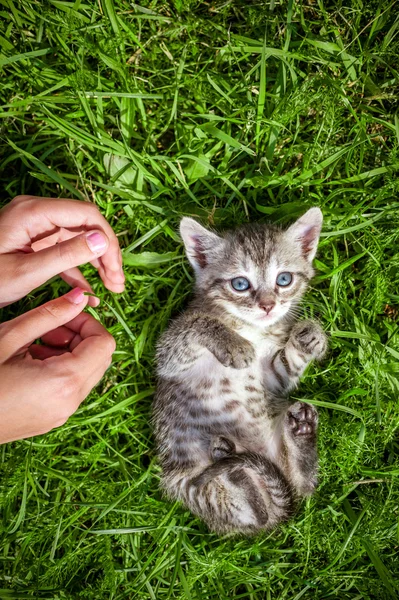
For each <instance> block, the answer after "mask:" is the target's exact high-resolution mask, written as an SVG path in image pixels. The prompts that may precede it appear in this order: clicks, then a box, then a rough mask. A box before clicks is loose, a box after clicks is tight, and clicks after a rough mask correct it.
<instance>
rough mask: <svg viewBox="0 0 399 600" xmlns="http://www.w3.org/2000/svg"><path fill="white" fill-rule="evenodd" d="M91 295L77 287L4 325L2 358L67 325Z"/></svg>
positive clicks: (2, 326)
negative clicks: (85, 293) (86, 294)
mask: <svg viewBox="0 0 399 600" xmlns="http://www.w3.org/2000/svg"><path fill="white" fill-rule="evenodd" d="M87 302H88V296H85V295H84V292H83V290H81V289H80V288H74V289H73V290H71V291H70V292H68V293H67V294H65V295H64V296H61V298H56V300H51V301H50V302H46V304H42V305H41V306H38V307H37V308H34V309H33V310H30V311H29V312H27V313H25V314H23V315H20V316H19V317H17V318H16V319H12V320H11V321H7V322H5V323H3V324H2V325H1V329H2V335H1V340H0V358H2V359H3V360H5V359H7V358H10V357H11V356H14V355H15V354H21V353H25V351H26V348H27V347H28V346H30V345H31V344H32V342H34V341H35V340H37V339H38V338H40V337H42V336H43V335H44V334H45V333H48V332H49V331H52V330H53V329H56V328H57V327H60V326H61V325H65V323H68V322H69V321H71V320H72V319H74V318H75V317H76V316H77V315H79V314H80V313H81V312H82V310H83V309H84V308H85V306H86V304H87Z"/></svg>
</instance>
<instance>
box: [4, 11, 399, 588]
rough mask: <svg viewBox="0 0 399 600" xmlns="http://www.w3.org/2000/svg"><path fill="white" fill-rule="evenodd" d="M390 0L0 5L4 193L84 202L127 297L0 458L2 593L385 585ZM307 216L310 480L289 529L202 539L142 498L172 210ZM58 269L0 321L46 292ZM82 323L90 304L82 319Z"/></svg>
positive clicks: (393, 289) (154, 496)
mask: <svg viewBox="0 0 399 600" xmlns="http://www.w3.org/2000/svg"><path fill="white" fill-rule="evenodd" d="M398 14H399V13H398V4H397V2H396V3H395V2H388V1H385V0H381V1H377V0H363V2H362V0H352V1H350V0H347V1H346V3H345V2H342V1H340V0H338V1H334V0H329V1H327V2H323V0H318V1H317V2H316V0H303V2H299V1H298V2H294V1H293V0H290V1H288V2H286V1H282V2H275V1H273V0H271V1H270V2H266V1H263V0H253V1H252V0H215V1H212V0H210V1H209V2H198V1H194V0H169V2H168V1H165V0H151V1H148V0H143V2H141V4H134V3H132V2H128V1H127V0H97V1H95V0H86V1H82V2H81V1H80V0H76V1H75V2H73V1H70V2H67V1H59V0H46V1H41V0H32V1H27V0H20V1H17V0H0V46H1V54H0V103H1V107H0V118H1V122H0V185H1V201H2V202H3V203H6V202H8V201H9V200H10V199H11V198H12V197H14V196H15V195H18V194H21V193H24V194H27V193H29V194H33V195H42V196H54V197H71V198H72V197H74V198H80V199H82V200H88V201H90V202H94V203H96V204H97V206H98V207H99V208H100V210H101V211H102V213H103V214H104V215H105V216H106V217H107V218H108V220H109V222H110V223H111V225H112V226H113V227H114V229H115V231H116V232H117V234H118V236H119V240H120V243H121V246H122V248H123V251H124V260H125V272H126V277H127V289H126V292H125V293H124V294H122V295H120V296H115V295H112V294H111V293H109V292H107V291H106V290H105V289H104V288H103V287H102V285H101V282H100V281H99V280H98V279H96V277H95V275H94V271H93V270H92V269H91V268H86V269H85V272H86V274H88V276H89V278H90V281H91V283H92V284H93V286H94V289H95V291H96V293H97V294H98V295H99V296H100V297H101V298H102V303H101V306H100V307H99V308H98V309H96V310H95V313H96V314H97V315H98V316H99V318H100V319H101V320H102V321H103V322H104V323H105V324H106V326H107V327H108V328H109V330H110V331H111V332H112V334H113V335H114V336H115V338H116V340H117V350H116V352H115V355H114V362H113V365H112V367H111V368H110V370H109V371H108V372H107V374H106V376H105V377H104V379H103V380H102V382H101V383H100V384H99V385H98V386H97V388H96V389H95V390H94V391H93V392H92V394H91V395H90V397H89V398H88V399H87V400H86V402H85V403H84V404H83V405H82V407H81V408H80V410H79V411H78V412H77V413H76V414H75V415H74V416H73V417H72V418H71V419H70V420H69V421H68V423H67V424H66V425H64V426H63V427H61V428H60V429H58V430H56V431H54V432H52V433H50V434H48V435H43V436H40V437H37V438H34V439H33V440H26V441H21V442H18V443H12V444H7V445H4V446H2V447H1V448H0V515H1V522H0V523H1V524H0V540H1V541H0V598H1V599H2V600H10V599H14V598H15V599H22V598H38V599H43V600H44V599H48V600H50V599H54V600H55V599H57V600H58V599H60V600H76V599H90V600H102V599H109V600H111V599H112V600H122V599H126V600H133V599H143V600H144V599H145V600H147V599H153V600H154V599H156V600H169V599H185V600H210V599H215V600H216V599H220V600H225V599H230V598H234V599H242V600H256V599H259V600H261V599H265V600H280V599H281V600H282V599H287V600H299V599H300V598H301V599H302V600H308V599H309V600H310V599H312V600H318V599H320V600H327V599H337V600H338V599H339V600H345V599H351V600H360V599H378V600H380V599H387V598H396V597H398V596H399V583H398V581H399V577H398V575H399V566H398V565H399V527H398V513H399V488H398V479H399V440H398V435H397V432H398V426H399V405H398V399H397V398H398V392H399V380H398V377H399V360H398V359H399V325H398V323H399V322H398V318H399V287H398V286H399V273H398V268H399V228H398V226H399V215H398V208H399V202H398V191H399V183H398V180H397V172H398V170H399V103H398V93H399V80H398V69H399V17H398ZM313 205H317V206H320V207H321V208H322V210H323V213H324V217H325V222H324V228H323V233H322V238H321V243H320V248H319V253H318V257H317V260H316V267H317V275H316V277H315V279H314V281H313V284H312V288H311V290H310V292H309V293H308V295H307V297H306V300H305V301H304V303H303V309H304V315H308V316H311V315H314V316H316V317H317V318H319V319H320V321H321V322H322V324H323V327H324V328H325V330H326V331H327V332H328V334H329V337H330V351H329V354H328V356H327V358H326V359H325V360H324V361H323V363H322V364H320V365H316V366H312V367H310V368H309V369H308V371H307V373H306V375H305V376H304V378H303V381H302V383H301V385H300V387H299V388H298V390H297V391H296V392H295V393H294V394H293V399H297V398H305V399H307V400H308V401H309V402H312V403H314V404H315V405H316V406H317V407H319V410H320V421H321V425H320V435H319V449H320V485H319V488H318V490H317V492H316V494H315V495H314V497H313V498H311V499H310V500H308V501H305V502H303V503H302V504H301V505H300V506H299V508H298V512H297V514H296V516H295V517H294V518H293V520H292V521H291V522H289V523H287V524H286V525H284V526H283V527H281V528H280V529H279V530H277V531H275V532H272V533H268V534H265V535H263V536H260V537H258V538H255V539H243V538H235V539H234V538H229V537H220V536H217V535H215V534H211V533H209V532H208V531H207V529H206V527H205V526H204V525H203V524H202V523H201V522H200V521H199V520H197V519H195V518H194V517H192V516H191V515H190V513H188V512H187V511H186V510H184V509H183V508H182V507H181V506H179V505H178V504H171V503H170V502H168V501H166V500H165V499H164V498H163V497H162V495H161V493H160V491H159V467H158V465H157V461H156V456H155V453H154V440H153V437H152V433H151V420H150V419H151V402H152V395H153V389H154V366H153V357H154V346H155V342H156V339H157V337H158V335H159V333H160V331H161V330H162V329H163V328H164V327H165V326H166V325H167V323H168V320H169V319H170V317H171V316H173V315H175V314H177V313H178V312H179V311H180V310H182V309H183V308H184V306H185V304H186V302H187V300H188V298H189V295H190V290H191V288H192V282H193V279H192V273H191V270H190V268H189V265H188V262H187V260H186V259H185V258H184V254H183V249H182V245H181V243H180V241H179V238H178V237H177V234H176V231H177V227H178V223H179V219H180V218H181V216H183V215H193V216H198V218H199V219H201V220H202V222H203V223H208V224H210V225H212V226H214V227H216V228H226V227H231V226H233V225H235V224H237V223H243V222H247V221H249V220H258V221H261V222H264V221H272V222H275V223H281V224H286V223H289V222H291V220H292V219H293V218H295V217H297V216H298V215H300V214H301V213H303V212H304V211H305V210H306V209H307V208H309V207H310V206H313ZM66 289H67V287H66V286H65V284H63V283H62V282H61V281H60V280H58V279H56V280H54V281H52V282H50V283H49V284H48V285H46V286H43V287H42V288H41V289H39V290H36V291H35V292H34V293H32V294H31V295H30V296H29V297H28V298H26V299H25V300H23V301H21V302H20V303H18V304H16V305H13V306H12V307H9V308H8V309H4V310H3V311H2V312H1V311H0V316H1V319H2V320H5V319H8V318H11V317H12V316H13V315H15V314H18V313H20V312H23V311H25V310H28V309H29V308H32V307H33V306H36V305H38V304H40V303H42V302H44V301H45V300H47V299H50V298H52V297H56V296H58V295H59V294H60V293H63V292H65V291H66ZM93 312H94V311H93Z"/></svg>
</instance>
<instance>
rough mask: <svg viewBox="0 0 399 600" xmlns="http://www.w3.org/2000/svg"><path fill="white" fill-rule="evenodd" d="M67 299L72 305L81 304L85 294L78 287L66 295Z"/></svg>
mask: <svg viewBox="0 0 399 600" xmlns="http://www.w3.org/2000/svg"><path fill="white" fill-rule="evenodd" d="M65 298H66V299H67V300H69V302H70V303H71V304H81V302H83V300H84V298H85V294H84V291H83V290H81V289H80V288H78V287H77V288H74V289H73V290H71V291H70V292H68V293H67V294H65Z"/></svg>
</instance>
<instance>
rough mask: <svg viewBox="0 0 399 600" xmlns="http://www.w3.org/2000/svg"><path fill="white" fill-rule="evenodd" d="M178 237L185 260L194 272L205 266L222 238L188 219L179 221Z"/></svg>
mask: <svg viewBox="0 0 399 600" xmlns="http://www.w3.org/2000/svg"><path fill="white" fill-rule="evenodd" d="M180 235H181V237H182V239H183V242H184V246H185V248H186V254H187V258H188V260H189V261H190V263H191V265H192V267H193V268H194V270H195V271H196V272H198V271H200V270H201V269H204V268H205V267H206V266H207V264H208V262H209V258H210V257H211V255H212V252H213V251H214V250H215V249H216V248H217V247H218V246H219V245H220V244H221V242H222V238H220V237H219V236H218V235H216V233H212V231H209V230H208V229H205V227H202V225H200V224H199V223H197V221H195V220H194V219H190V217H184V218H183V219H182V220H181V222H180Z"/></svg>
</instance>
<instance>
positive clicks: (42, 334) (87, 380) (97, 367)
mask: <svg viewBox="0 0 399 600" xmlns="http://www.w3.org/2000/svg"><path fill="white" fill-rule="evenodd" d="M87 300H88V297H87V296H85V295H84V293H83V291H82V290H81V289H79V288H75V289H73V290H71V291H70V292H68V294H66V295H65V296H61V297H60V298H57V299H56V300H52V301H51V302H47V303H46V304H43V305H42V306H39V307H38V308H35V309H33V310H31V311H29V312H27V313H25V314H23V315H21V316H19V317H17V318H16V319H13V320H12V321H7V322H5V323H2V324H0V444H1V443H5V442H11V441H14V440H19V439H22V438H27V437H31V436H33V435H39V434H42V433H46V432H47V431H50V430H51V429H53V428H54V427H59V426H60V425H63V424H64V423H65V422H66V421H67V419H68V418H69V417H70V416H71V415H72V414H73V413H74V412H75V411H76V409H77V408H78V406H79V404H80V403H81V402H82V401H83V400H84V398H85V397H86V396H87V395H88V393H89V392H90V390H91V389H92V388H93V387H94V386H95V385H96V384H97V383H98V382H99V381H100V379H101V378H102V376H103V375H104V373H105V371H106V370H107V368H108V367H109V365H110V363H111V358H112V353H113V351H114V350H115V341H114V339H113V337H112V336H111V335H110V334H109V333H108V332H107V331H106V330H105V329H104V327H103V326H102V325H101V324H100V323H99V322H98V321H96V319H94V318H93V317H92V316H90V315H88V314H87V313H82V310H83V309H84V307H85V306H86V305H87ZM38 338H41V340H42V342H43V344H44V345H41V346H39V345H37V344H33V342H34V340H36V339H38Z"/></svg>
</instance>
